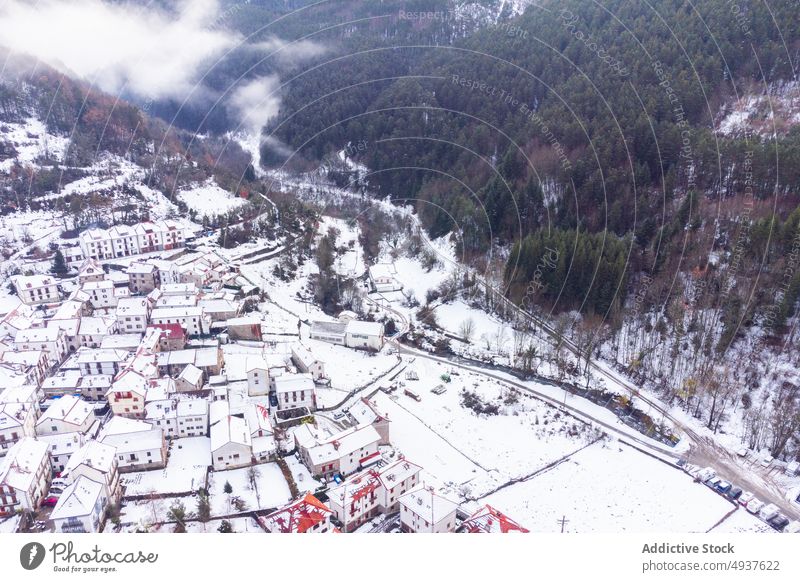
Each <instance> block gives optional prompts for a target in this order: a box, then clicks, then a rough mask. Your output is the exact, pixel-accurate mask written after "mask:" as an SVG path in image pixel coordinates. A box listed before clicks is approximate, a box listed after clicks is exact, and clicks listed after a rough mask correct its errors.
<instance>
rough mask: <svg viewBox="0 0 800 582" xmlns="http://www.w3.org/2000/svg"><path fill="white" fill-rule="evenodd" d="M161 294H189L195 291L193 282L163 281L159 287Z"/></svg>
mask: <svg viewBox="0 0 800 582" xmlns="http://www.w3.org/2000/svg"><path fill="white" fill-rule="evenodd" d="M160 289H161V294H162V295H189V294H193V293H197V287H196V286H195V284H194V283H164V284H163V285H161V287H160Z"/></svg>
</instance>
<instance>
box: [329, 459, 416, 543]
mask: <svg viewBox="0 0 800 582" xmlns="http://www.w3.org/2000/svg"><path fill="white" fill-rule="evenodd" d="M420 471H422V468H421V467H420V466H419V465H415V464H414V463H412V462H410V461H407V460H405V459H399V460H397V461H395V462H393V463H391V464H389V465H387V466H385V467H382V468H380V469H369V470H367V471H364V472H362V473H358V474H356V475H353V476H351V477H350V478H349V479H347V480H346V481H344V482H343V483H342V484H341V485H339V486H337V487H334V488H332V489H330V490H329V491H328V504H329V505H330V508H331V510H332V511H333V514H334V516H335V517H336V519H338V520H339V522H340V523H341V524H342V529H343V531H345V532H351V531H353V530H355V529H356V528H358V527H359V526H361V525H363V524H364V523H366V522H367V521H369V520H370V519H372V518H373V517H375V516H376V515H377V514H378V513H392V512H394V511H397V510H398V509H399V506H400V503H399V498H400V497H401V496H402V495H404V494H405V493H406V492H407V491H410V490H411V489H413V488H414V487H416V486H417V485H418V484H419V482H420V480H419V479H420V477H419V474H420Z"/></svg>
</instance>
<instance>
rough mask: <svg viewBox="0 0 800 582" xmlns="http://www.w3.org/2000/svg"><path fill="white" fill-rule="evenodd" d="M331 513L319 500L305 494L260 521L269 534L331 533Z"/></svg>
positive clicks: (309, 494)
mask: <svg viewBox="0 0 800 582" xmlns="http://www.w3.org/2000/svg"><path fill="white" fill-rule="evenodd" d="M331 515H332V512H331V510H330V509H328V507H327V506H326V505H325V504H324V503H322V502H321V501H320V500H319V499H317V498H316V497H314V496H313V495H311V493H307V494H306V495H304V496H303V497H302V498H300V499H298V500H297V501H293V502H292V503H290V504H289V505H287V506H286V507H284V508H282V509H279V510H278V511H275V512H273V513H270V514H269V515H267V516H266V517H263V518H262V519H261V525H262V526H263V527H264V529H265V530H266V531H267V532H270V533H328V532H331V531H333V526H332V525H331Z"/></svg>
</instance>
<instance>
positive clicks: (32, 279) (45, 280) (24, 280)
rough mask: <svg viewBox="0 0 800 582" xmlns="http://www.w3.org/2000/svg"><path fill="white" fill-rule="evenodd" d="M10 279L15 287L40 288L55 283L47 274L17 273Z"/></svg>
mask: <svg viewBox="0 0 800 582" xmlns="http://www.w3.org/2000/svg"><path fill="white" fill-rule="evenodd" d="M12 281H13V282H14V286H15V287H16V288H17V289H41V288H43V287H51V286H53V285H56V284H57V283H56V281H55V279H53V277H51V276H49V275H17V276H15V277H12Z"/></svg>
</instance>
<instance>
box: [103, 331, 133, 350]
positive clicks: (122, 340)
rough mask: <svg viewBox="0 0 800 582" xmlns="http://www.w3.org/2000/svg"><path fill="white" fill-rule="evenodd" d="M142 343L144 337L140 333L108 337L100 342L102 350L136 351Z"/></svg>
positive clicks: (118, 334) (116, 334) (117, 334)
mask: <svg viewBox="0 0 800 582" xmlns="http://www.w3.org/2000/svg"><path fill="white" fill-rule="evenodd" d="M141 342H142V335H141V334H138V333H115V334H112V335H107V336H106V337H104V338H103V340H102V341H101V342H100V349H110V350H117V349H118V350H126V351H129V352H132V351H135V350H136V348H138V347H139V344H140V343H141Z"/></svg>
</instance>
